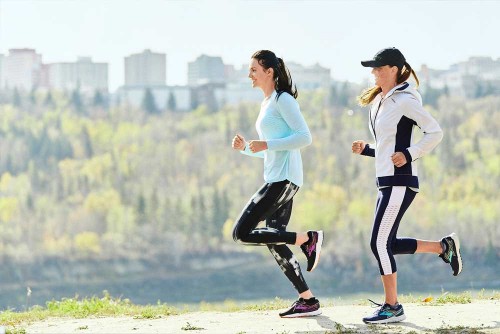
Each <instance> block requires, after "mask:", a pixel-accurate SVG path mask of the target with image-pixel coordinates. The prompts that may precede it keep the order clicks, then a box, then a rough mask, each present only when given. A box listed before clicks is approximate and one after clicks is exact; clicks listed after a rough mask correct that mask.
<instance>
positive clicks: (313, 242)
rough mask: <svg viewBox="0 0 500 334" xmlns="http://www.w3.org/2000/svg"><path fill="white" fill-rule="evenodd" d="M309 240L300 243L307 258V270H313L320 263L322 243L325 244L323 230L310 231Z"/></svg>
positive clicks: (308, 233)
mask: <svg viewBox="0 0 500 334" xmlns="http://www.w3.org/2000/svg"><path fill="white" fill-rule="evenodd" d="M307 235H308V236H309V240H308V241H306V242H305V243H303V244H302V245H300V249H302V252H304V254H305V255H306V258H307V271H313V270H314V269H315V268H316V266H317V265H318V263H319V256H320V253H321V245H322V244H323V231H308V232H307Z"/></svg>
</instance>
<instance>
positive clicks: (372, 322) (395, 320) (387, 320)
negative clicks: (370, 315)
mask: <svg viewBox="0 0 500 334" xmlns="http://www.w3.org/2000/svg"><path fill="white" fill-rule="evenodd" d="M405 319H406V315H404V314H403V315H400V316H398V317H391V318H387V319H383V320H374V321H366V320H365V319H363V322H364V323H365V324H390V323H392V322H401V321H403V320H405Z"/></svg>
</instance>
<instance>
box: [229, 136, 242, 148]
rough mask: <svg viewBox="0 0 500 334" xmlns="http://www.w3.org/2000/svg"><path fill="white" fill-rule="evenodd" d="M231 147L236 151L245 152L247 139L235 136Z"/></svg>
mask: <svg viewBox="0 0 500 334" xmlns="http://www.w3.org/2000/svg"><path fill="white" fill-rule="evenodd" d="M231 146H232V147H233V149H235V150H240V151H243V150H244V149H245V138H243V136H240V135H238V134H237V135H236V136H234V138H233V142H232V144H231Z"/></svg>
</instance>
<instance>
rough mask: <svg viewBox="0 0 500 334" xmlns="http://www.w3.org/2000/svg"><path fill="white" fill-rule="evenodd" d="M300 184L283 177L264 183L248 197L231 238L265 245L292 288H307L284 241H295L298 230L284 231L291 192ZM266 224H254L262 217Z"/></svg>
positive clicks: (300, 290) (291, 196)
mask: <svg viewBox="0 0 500 334" xmlns="http://www.w3.org/2000/svg"><path fill="white" fill-rule="evenodd" d="M298 190H299V187H298V186H296V185H295V184H293V183H292V182H290V181H288V180H285V181H280V182H274V183H266V184H264V185H263V186H262V187H261V188H260V189H259V190H258V191H257V192H256V193H255V194H254V195H253V196H252V198H251V199H250V201H249V202H248V203H247V205H246V206H245V208H244V209H243V211H242V212H241V214H240V217H239V218H238V219H237V220H236V223H235V224H234V226H233V239H234V241H237V242H241V243H244V244H249V245H266V246H267V247H268V248H269V251H270V252H271V254H273V256H274V258H275V259H276V262H277V263H278V265H279V266H280V268H281V270H282V271H283V272H284V273H285V275H286V277H287V278H288V279H289V280H290V282H291V283H292V285H293V286H294V287H295V289H296V290H297V291H298V292H299V293H302V292H304V291H307V290H309V287H308V286H307V284H306V282H305V280H304V277H303V276H302V272H301V270H300V265H299V262H298V261H297V259H296V258H295V256H294V255H293V253H292V251H291V250H290V249H289V248H288V246H287V245H286V244H295V241H296V239H297V233H295V232H287V231H286V227H287V225H288V222H289V221H290V216H291V214H292V205H293V196H294V195H295V193H297V191H298ZM264 220H265V221H266V227H264V228H257V225H258V224H259V223H260V222H261V221H264Z"/></svg>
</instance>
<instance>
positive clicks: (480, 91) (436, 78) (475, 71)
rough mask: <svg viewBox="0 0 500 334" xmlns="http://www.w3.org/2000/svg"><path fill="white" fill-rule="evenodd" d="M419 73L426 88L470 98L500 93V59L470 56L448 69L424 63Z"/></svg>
mask: <svg viewBox="0 0 500 334" xmlns="http://www.w3.org/2000/svg"><path fill="white" fill-rule="evenodd" d="M417 74H418V75H419V76H420V77H421V78H422V79H423V80H422V82H423V86H424V89H425V88H426V87H430V88H434V89H441V90H446V91H448V93H450V94H452V95H461V96H466V97H468V98H476V97H481V96H483V95H491V94H496V95H498V94H500V59H497V60H494V59H493V58H491V57H470V58H469V59H468V60H466V61H462V62H459V63H456V64H452V65H451V66H450V67H449V68H448V69H446V70H434V69H430V68H428V67H427V66H426V65H422V68H421V71H420V72H418V73H417Z"/></svg>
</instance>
